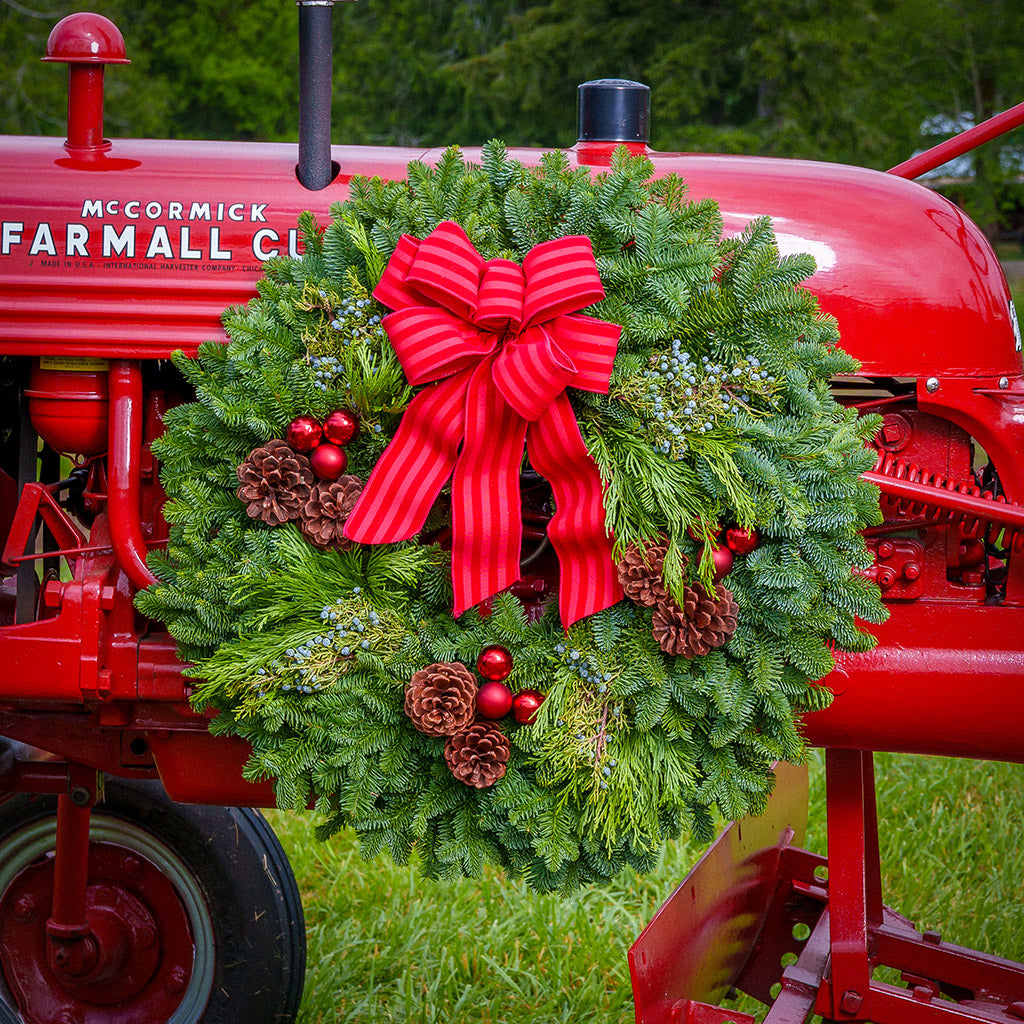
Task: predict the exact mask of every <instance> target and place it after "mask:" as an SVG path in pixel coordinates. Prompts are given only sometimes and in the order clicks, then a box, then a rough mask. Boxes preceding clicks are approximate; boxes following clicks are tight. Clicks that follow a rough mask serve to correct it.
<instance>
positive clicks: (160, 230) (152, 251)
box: [146, 224, 188, 260]
mask: <svg viewBox="0 0 1024 1024" xmlns="http://www.w3.org/2000/svg"><path fill="white" fill-rule="evenodd" d="M185 230H188V229H187V228H186V229H185ZM155 256H166V257H167V258H168V259H171V260H173V259H174V249H173V248H172V247H171V240H170V238H169V237H168V235H167V228H165V227H164V226H163V224H157V226H156V227H155V228H154V229H153V237H152V238H151V239H150V240H149V248H147V249H146V259H147V260H151V259H153V258H154V257H155Z"/></svg>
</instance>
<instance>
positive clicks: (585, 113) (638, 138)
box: [576, 78, 651, 142]
mask: <svg viewBox="0 0 1024 1024" xmlns="http://www.w3.org/2000/svg"><path fill="white" fill-rule="evenodd" d="M576 109H577V120H576V124H577V128H578V131H577V133H576V139H577V141H578V142H648V141H650V137H651V133H650V121H651V90H650V88H649V87H648V86H646V85H643V84H642V83H641V82H631V81H629V80H627V79H624V78H599V79H597V80H595V81H593V82H584V83H583V84H582V85H581V86H579V87H578V89H577V108H576Z"/></svg>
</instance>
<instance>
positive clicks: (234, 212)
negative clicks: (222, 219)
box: [228, 203, 245, 220]
mask: <svg viewBox="0 0 1024 1024" xmlns="http://www.w3.org/2000/svg"><path fill="white" fill-rule="evenodd" d="M244 209H245V203H232V204H231V205H230V206H229V207H228V219H229V220H245V217H243V216H242V210H244Z"/></svg>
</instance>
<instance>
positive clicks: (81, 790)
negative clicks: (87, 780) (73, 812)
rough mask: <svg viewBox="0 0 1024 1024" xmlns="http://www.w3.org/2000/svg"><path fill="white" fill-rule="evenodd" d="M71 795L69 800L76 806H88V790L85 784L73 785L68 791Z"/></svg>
mask: <svg viewBox="0 0 1024 1024" xmlns="http://www.w3.org/2000/svg"><path fill="white" fill-rule="evenodd" d="M68 796H70V797H71V802H72V803H73V804H74V805H75V806H76V807H88V806H89V790H88V789H86V788H85V786H74V787H72V789H71V792H70V793H68Z"/></svg>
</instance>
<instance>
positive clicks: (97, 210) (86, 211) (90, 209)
mask: <svg viewBox="0 0 1024 1024" xmlns="http://www.w3.org/2000/svg"><path fill="white" fill-rule="evenodd" d="M82 216H83V217H102V216H103V200H102V199H86V201H85V202H84V203H82Z"/></svg>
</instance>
